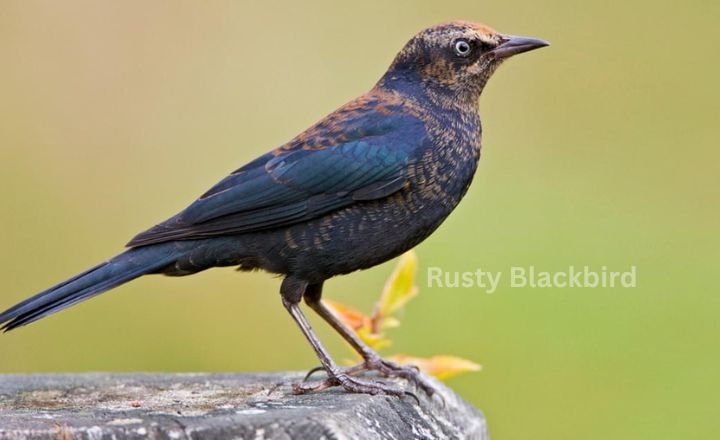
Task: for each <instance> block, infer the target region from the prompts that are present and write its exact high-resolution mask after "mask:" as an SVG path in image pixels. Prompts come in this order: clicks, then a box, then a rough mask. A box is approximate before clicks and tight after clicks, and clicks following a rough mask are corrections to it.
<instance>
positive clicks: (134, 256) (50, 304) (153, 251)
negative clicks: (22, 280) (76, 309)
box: [0, 243, 178, 332]
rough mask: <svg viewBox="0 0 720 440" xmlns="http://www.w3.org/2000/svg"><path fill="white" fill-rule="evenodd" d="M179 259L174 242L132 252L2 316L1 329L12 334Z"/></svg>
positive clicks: (0, 318)
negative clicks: (18, 329) (17, 329)
mask: <svg viewBox="0 0 720 440" xmlns="http://www.w3.org/2000/svg"><path fill="white" fill-rule="evenodd" d="M177 258H178V251H177V250H176V248H175V247H174V246H173V245H172V243H163V244H158V245H153V246H146V247H140V248H135V249H130V250H128V251H126V252H123V253H122V254H120V255H118V256H116V257H114V258H112V259H111V260H109V261H106V262H105V263H101V264H99V265H97V266H95V267H93V268H92V269H89V270H87V271H85V272H83V273H81V274H79V275H76V276H75V277H73V278H70V279H69V280H67V281H65V282H63V283H60V284H58V285H57V286H54V287H51V288H49V289H47V290H45V291H44V292H40V293H38V294H37V295H35V296H33V297H31V298H28V299H27V300H25V301H23V302H21V303H20V304H17V305H15V306H14V307H11V308H10V309H8V310H6V311H4V312H2V313H0V324H4V325H3V326H2V327H0V330H3V331H6V332H7V331H10V330H13V329H16V328H18V327H22V326H24V325H27V324H30V323H31V322H35V321H37V320H38V319H41V318H44V317H46V316H48V315H52V314H53V313H55V312H59V311H60V310H63V309H65V308H67V307H70V306H72V305H75V304H77V303H79V302H82V301H85V300H86V299H90V298H92V297H94V296H96V295H99V294H101V293H103V292H105V291H107V290H110V289H112V288H113V287H117V286H119V285H121V284H124V283H127V282H128V281H130V280H133V279H135V278H137V277H139V276H142V275H145V274H147V273H151V272H156V271H158V270H160V269H162V268H163V267H165V266H168V265H169V264H171V263H172V262H173V261H175V260H176V259H177Z"/></svg>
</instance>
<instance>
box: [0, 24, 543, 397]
mask: <svg viewBox="0 0 720 440" xmlns="http://www.w3.org/2000/svg"><path fill="white" fill-rule="evenodd" d="M545 46H548V43H547V42H546V41H544V40H541V39H537V38H530V37H519V36H513V35H507V34H502V33H499V32H497V31H495V30H494V29H493V28H491V27H489V26H487V25H484V24H481V23H475V22H470V21H451V22H446V23H442V24H439V25H436V26H433V27H429V28H427V29H424V30H422V31H420V32H419V33H417V34H416V35H415V36H413V37H412V38H411V39H410V40H409V41H408V42H407V43H406V44H405V46H404V47H403V48H402V50H401V51H400V52H399V53H398V54H397V56H396V57H395V58H394V60H393V61H392V63H391V64H390V66H389V68H388V69H387V71H386V72H385V73H384V74H383V75H382V76H381V78H380V80H379V81H378V82H377V83H376V84H375V85H374V86H373V87H372V88H371V89H370V91H368V92H367V93H365V94H363V95H361V96H359V97H358V98H356V99H354V100H352V101H350V102H349V103H347V104H345V105H343V106H341V107H340V108H338V109H337V110H335V111H334V112H332V113H330V114H329V115H328V116H326V117H325V118H323V119H321V120H320V121H319V122H317V123H316V124H315V125H313V126H311V127H310V128H308V129H307V130H305V131H304V132H302V133H300V134H299V135H297V136H296V137H294V138H293V139H291V140H290V141H289V142H287V143H285V144H283V145H281V146H279V147H277V148H275V149H272V150H271V151H269V152H268V153H266V154H264V155H262V156H260V157H258V158H257V159H255V160H252V161H251V162H249V163H247V164H246V165H244V166H242V167H240V168H238V169H237V170H235V171H233V172H232V173H231V174H230V175H228V176H227V177H225V178H224V179H222V180H221V181H219V182H218V183H217V184H216V185H215V186H213V187H211V188H210V189H209V190H208V191H207V192H205V193H204V194H202V195H201V196H200V197H199V198H198V199H197V200H195V201H194V202H193V203H191V204H190V205H189V206H188V207H187V208H185V209H184V210H183V211H181V212H180V213H178V214H176V215H174V216H173V217H171V218H169V219H168V220H166V221H163V222H161V223H159V224H157V225H156V226H153V227H151V228H150V229H148V230H146V231H144V232H141V233H139V234H138V235H136V236H135V237H134V238H132V239H131V240H130V241H129V243H127V245H126V250H125V251H124V252H122V253H120V254H119V255H117V256H115V257H113V258H111V259H109V260H107V261H105V262H103V263H100V264H98V265H97V266H95V267H92V268H90V269H88V270H86V271H85V272H82V273H80V274H79V275H76V276H74V277H72V278H70V279H68V280H66V281H64V282H62V283H60V284H57V285H56V286H53V287H51V288H49V289H47V290H45V291H43V292H40V293H38V294H37V295H35V296H32V297H30V298H28V299H26V300H25V301H22V302H21V303H19V304H17V305H15V306H13V307H11V308H9V309H7V310H5V311H4V312H2V313H0V324H1V325H2V326H1V327H0V329H2V330H3V331H4V332H7V331H10V330H14V329H17V328H18V327H22V326H25V325H27V324H30V323H32V322H35V321H37V320H39V319H41V318H44V317H47V316H48V315H51V314H54V313H56V312H59V311H61V310H63V309H66V308H68V307H70V306H73V305H75V304H78V303H80V302H83V301H85V300H88V299H90V298H92V297H95V296H97V295H99V294H101V293H103V292H106V291H108V290H110V289H113V288H115V287H118V286H120V285H122V284H125V283H127V282H129V281H131V280H134V279H136V278H139V277H141V276H143V275H150V274H163V275H168V276H187V275H191V274H195V273H198V272H201V271H204V270H206V269H210V268H215V267H228V266H234V267H236V268H237V269H239V270H241V271H251V270H264V271H267V272H270V273H272V274H277V275H280V276H281V277H282V282H281V285H280V297H281V302H282V304H283V306H284V307H285V309H286V310H287V312H288V313H289V314H290V316H291V317H292V319H293V320H294V321H295V323H296V324H297V326H298V327H299V329H300V331H301V332H302V334H303V335H304V336H305V338H306V339H307V341H308V342H309V344H310V345H311V346H312V348H313V350H314V351H315V354H316V355H317V357H318V359H319V361H320V365H321V366H320V367H319V368H318V369H321V370H324V371H325V373H326V376H327V378H326V379H323V380H320V381H316V382H313V381H309V380H308V377H306V380H304V381H303V382H301V383H298V384H294V385H293V390H294V391H295V392H296V393H299V394H302V393H309V392H314V391H319V390H322V389H326V388H330V387H341V388H342V389H344V390H346V391H347V392H353V393H366V394H387V395H396V396H403V395H406V394H407V392H406V391H403V390H401V389H400V388H398V387H396V386H394V385H389V384H387V383H385V382H383V381H381V380H378V379H374V378H373V377H375V376H372V377H368V375H363V374H361V373H364V372H367V371H374V372H376V373H377V374H378V375H380V376H385V377H399V378H402V379H405V380H407V381H409V382H411V383H413V384H414V385H416V386H418V387H419V388H421V389H423V390H425V391H426V392H428V393H430V394H432V393H433V386H432V383H430V381H428V380H427V379H426V378H424V377H423V375H421V374H420V373H419V371H418V370H417V369H416V368H412V367H408V366H403V365H397V364H395V363H393V362H390V361H387V360H385V359H383V358H382V357H380V355H379V354H378V353H377V352H375V351H374V350H372V349H371V348H370V347H368V346H367V345H366V344H364V343H363V342H362V341H361V340H360V338H359V337H358V336H357V335H356V334H355V333H354V332H353V330H351V329H350V328H348V327H347V326H346V325H345V324H344V323H343V322H342V321H341V320H340V319H339V318H338V317H337V316H336V315H335V314H334V312H333V311H332V310H331V309H330V308H329V307H328V306H327V305H326V304H325V303H324V302H323V301H322V299H321V298H322V293H323V284H324V282H325V281H326V280H328V279H330V278H332V277H334V276H337V275H345V274H349V273H351V272H354V271H358V270H363V269H368V268H371V267H373V266H376V265H378V264H381V263H383V262H386V261H388V260H390V259H392V258H394V257H396V256H398V255H401V254H402V253H404V252H406V251H408V250H410V249H412V248H413V247H415V246H416V245H418V244H419V243H421V242H422V241H423V240H425V239H426V238H428V237H429V236H430V235H431V234H432V233H433V232H434V231H435V230H436V229H437V228H438V227H439V226H440V224H441V223H442V222H443V221H444V220H445V219H446V218H447V217H448V215H449V214H450V213H451V212H452V211H453V210H454V209H455V207H456V206H457V205H458V203H459V202H460V200H461V199H462V198H463V196H464V195H465V193H466V192H467V190H468V188H469V186H470V184H471V182H472V180H473V176H474V175H475V172H476V170H477V166H478V161H479V159H480V152H481V134H482V129H481V123H480V116H479V110H478V107H479V98H480V95H481V93H482V91H483V89H484V88H485V85H486V83H487V82H488V80H489V78H490V77H491V76H492V75H493V73H494V72H495V71H496V69H497V68H498V67H499V66H500V65H501V64H502V63H503V62H504V61H506V60H507V59H508V58H510V57H512V56H514V55H517V54H520V53H524V52H529V51H531V50H534V49H539V48H542V47H545ZM303 300H304V301H305V303H306V305H307V306H308V307H309V308H310V309H311V310H313V311H314V312H316V313H317V314H318V315H319V316H320V317H321V318H322V319H323V320H325V321H326V322H327V323H328V324H329V325H330V326H331V327H332V328H333V329H334V330H335V331H337V332H338V333H339V334H340V335H341V336H342V337H343V338H344V339H345V340H346V341H347V342H348V343H349V344H350V345H351V346H352V348H353V349H355V350H356V351H357V352H358V354H359V355H360V356H361V357H362V361H361V363H360V364H358V365H356V366H354V367H340V366H339V365H338V364H337V363H335V362H334V361H333V359H332V357H331V356H330V354H329V353H328V351H327V350H326V349H325V347H324V346H323V344H322V343H321V341H320V340H319V338H318V337H317V336H316V334H315V332H314V331H313V329H312V328H311V326H310V324H309V322H308V320H307V319H306V316H305V314H304V312H303V311H302V309H301V307H300V305H301V302H302V301H303ZM316 370H317V369H316ZM314 371H315V370H312V371H311V373H312V372H314Z"/></svg>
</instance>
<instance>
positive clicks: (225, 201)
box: [128, 112, 427, 246]
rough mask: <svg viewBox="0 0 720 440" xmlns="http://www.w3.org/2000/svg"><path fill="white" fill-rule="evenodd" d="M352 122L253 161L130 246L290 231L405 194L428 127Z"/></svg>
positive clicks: (400, 121) (359, 118) (374, 118)
mask: <svg viewBox="0 0 720 440" xmlns="http://www.w3.org/2000/svg"><path fill="white" fill-rule="evenodd" d="M353 116H354V117H353V118H352V119H351V120H349V121H347V122H346V123H344V124H343V123H338V122H337V121H332V122H329V123H328V124H325V125H323V123H322V122H321V123H320V124H318V125H316V126H315V127H313V128H312V129H311V130H309V131H308V132H306V133H304V134H303V135H301V136H299V137H298V138H296V139H294V140H293V141H291V142H290V143H288V144H287V145H285V146H283V147H281V148H279V149H276V150H274V151H272V152H270V153H267V154H265V155H263V156H261V157H259V158H258V159H256V160H254V161H252V162H250V163H249V164H247V165H245V166H244V167H242V168H240V169H239V170H237V171H235V172H234V173H232V174H231V175H230V176H228V177H226V178H225V179H223V180H222V181H220V182H219V183H218V184H217V185H215V186H214V187H213V188H211V189H210V190H209V191H208V192H206V193H205V194H203V195H202V196H201V197H200V199H198V200H197V201H195V202H194V203H193V204H192V205H190V206H189V207H188V208H187V209H185V210H184V211H182V212H181V213H179V214H178V215H176V216H174V217H172V218H171V219H169V220H167V221H165V222H163V223H161V224H159V225H157V226H155V227H153V228H151V229H149V230H147V231H145V232H143V233H141V234H139V235H137V236H136V237H135V238H133V239H132V241H130V243H128V246H142V245H147V244H152V243H160V242H165V241H170V240H191V239H198V238H206V237H212V236H216V235H224V234H239V233H246V232H253V231H261V230H267V229H272V228H278V227H284V226H288V225H292V224H295V223H298V222H302V221H307V220H311V219H313V218H317V217H320V216H322V215H324V214H327V213H329V212H331V211H333V210H337V209H340V208H342V207H345V206H348V205H351V204H353V203H357V202H360V201H367V200H376V199H379V198H383V197H387V196H388V195H390V194H392V193H394V192H396V191H398V190H400V189H401V188H402V187H403V186H404V185H405V183H406V179H407V172H408V164H409V163H410V162H411V160H412V158H413V157H414V156H415V155H417V152H418V151H419V150H420V149H421V147H422V145H424V143H425V142H426V139H427V138H426V132H425V127H424V124H423V123H422V121H421V120H419V119H417V118H415V117H413V116H407V115H387V114H378V113H377V112H369V113H368V114H365V115H357V114H354V115H353ZM338 140H341V142H338Z"/></svg>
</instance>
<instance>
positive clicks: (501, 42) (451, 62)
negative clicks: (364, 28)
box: [381, 21, 548, 102]
mask: <svg viewBox="0 0 720 440" xmlns="http://www.w3.org/2000/svg"><path fill="white" fill-rule="evenodd" d="M547 45H548V43H547V42H545V41H543V40H539V39H536V38H528V37H517V36H512V35H504V34H501V33H499V32H497V31H495V30H494V29H492V28H490V27H488V26H485V25H483V24H479V23H471V22H466V21H453V22H450V23H445V24H441V25H438V26H433V27H431V28H428V29H425V30H423V31H421V32H420V33H418V34H417V35H415V36H414V37H413V38H412V39H411V40H410V41H409V42H408V43H407V44H406V45H405V47H404V48H403V49H402V50H401V51H400V53H399V54H398V55H397V57H396V58H395V60H394V61H393V63H392V65H391V66H390V69H389V70H388V72H387V74H386V75H385V76H384V77H383V79H382V80H381V84H384V85H386V86H392V83H393V82H396V83H397V85H398V86H400V87H403V85H402V83H405V86H408V84H407V83H417V84H416V85H421V86H422V88H423V89H425V90H427V91H429V92H430V93H432V94H436V95H437V97H438V98H440V99H448V100H461V101H470V102H473V101H474V102H477V99H478V98H479V96H480V93H481V92H482V89H483V87H484V86H485V83H486V82H487V80H488V79H489V78H490V76H491V75H492V74H493V72H495V69H497V68H498V66H500V64H502V63H503V61H505V60H506V59H508V58H510V57H511V56H513V55H516V54H519V53H523V52H527V51H530V50H534V49H539V48H541V47H545V46H547Z"/></svg>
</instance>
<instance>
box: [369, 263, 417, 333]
mask: <svg viewBox="0 0 720 440" xmlns="http://www.w3.org/2000/svg"><path fill="white" fill-rule="evenodd" d="M417 266H418V259H417V255H415V252H413V251H408V252H405V253H404V254H402V255H401V256H400V261H398V264H397V266H396V267H395V270H394V271H393V273H392V274H391V275H390V278H388V280H387V282H386V283H385V288H384V289H383V292H382V296H381V297H380V302H379V303H378V305H377V307H376V308H375V313H374V314H373V320H375V321H378V320H379V321H382V319H383V318H385V317H387V316H389V315H391V314H392V313H394V312H396V311H397V310H399V309H401V308H402V307H403V306H404V305H405V304H407V302H408V301H410V300H411V299H412V298H413V297H414V296H415V295H417V292H418V289H417V287H416V286H415V274H416V273H417Z"/></svg>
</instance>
